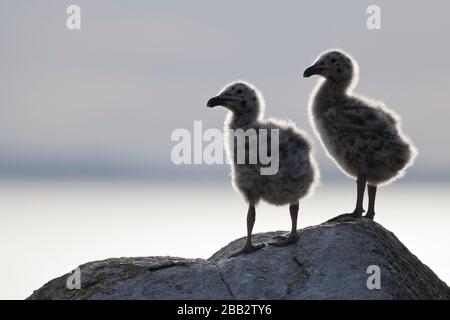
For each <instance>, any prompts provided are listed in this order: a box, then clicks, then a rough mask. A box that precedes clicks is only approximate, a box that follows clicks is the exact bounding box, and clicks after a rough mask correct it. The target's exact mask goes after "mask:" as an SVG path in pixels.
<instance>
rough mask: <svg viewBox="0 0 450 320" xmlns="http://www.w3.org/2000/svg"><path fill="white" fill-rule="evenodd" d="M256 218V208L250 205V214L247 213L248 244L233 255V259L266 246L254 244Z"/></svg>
mask: <svg viewBox="0 0 450 320" xmlns="http://www.w3.org/2000/svg"><path fill="white" fill-rule="evenodd" d="M255 216H256V209H255V206H254V205H252V204H250V205H249V207H248V212H247V242H246V243H245V245H244V247H243V248H242V249H241V250H239V251H237V252H235V253H233V254H232V255H231V256H230V258H231V257H236V256H238V255H240V254H242V253H251V252H253V251H256V250H258V249H261V248H262V247H264V244H263V243H262V244H258V245H256V246H254V245H253V244H252V231H253V226H254V224H255Z"/></svg>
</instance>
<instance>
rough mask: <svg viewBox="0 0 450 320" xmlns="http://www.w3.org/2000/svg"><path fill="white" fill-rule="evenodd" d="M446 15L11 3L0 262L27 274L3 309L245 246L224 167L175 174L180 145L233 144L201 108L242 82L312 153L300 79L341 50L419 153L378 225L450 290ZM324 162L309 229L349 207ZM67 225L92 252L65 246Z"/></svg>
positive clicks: (0, 169) (448, 8) (5, 19)
mask: <svg viewBox="0 0 450 320" xmlns="http://www.w3.org/2000/svg"><path fill="white" fill-rule="evenodd" d="M70 4H77V5H79V6H80V7H81V10H82V17H81V18H82V29H81V30H76V31H70V30H68V29H67V28H66V19H67V16H68V15H67V14H66V8H67V6H68V5H70ZM370 4H377V5H379V6H380V8H381V27H382V28H381V30H376V31H370V30H368V29H367V27H366V19H367V16H368V15H367V14H366V9H367V7H368V6H369V5H370ZM449 13H450V2H449V1H445V0H443V1H427V2H425V1H423V2H421V3H417V2H415V3H412V2H411V1H395V2H393V1H375V2H374V1H346V2H345V3H342V2H337V1H314V2H311V1H308V2H306V1H305V2H301V1H278V2H275V1H256V0H254V1H233V0H228V1H226V2H219V1H206V0H205V1H164V3H163V2H162V1H136V0H135V1H113V0H110V1H98V0H96V1H81V0H77V1H61V0H58V1H56V0H54V1H49V0H46V1H43V0H40V1H37V0H35V1H13V0H10V1H6V0H0V88H1V89H0V90H1V91H0V219H1V222H0V229H1V230H0V231H1V232H0V238H2V239H0V240H2V241H1V246H2V248H0V250H1V251H3V252H2V257H4V259H8V260H9V261H15V263H10V264H8V265H4V266H3V268H4V269H3V270H1V271H2V272H1V276H0V280H1V281H3V282H2V283H1V284H2V285H1V286H2V292H0V297H5V298H24V297H26V296H27V295H29V294H30V293H31V291H32V289H36V288H37V287H39V286H40V285H42V284H43V283H44V282H46V281H48V280H49V279H50V278H52V277H55V276H58V275H61V274H63V273H65V272H66V271H68V270H69V267H73V266H76V265H78V264H80V263H82V262H86V261H89V260H93V259H99V258H107V257H111V256H119V255H124V256H126V255H154V254H162V255H165V254H174V255H175V254H177V255H185V256H193V257H195V256H201V257H207V256H208V255H209V254H212V253H213V252H214V250H216V249H218V248H219V245H224V244H226V243H227V242H228V241H231V240H233V239H234V238H235V237H237V236H242V235H244V230H245V225H244V221H245V203H244V202H243V200H242V199H241V198H240V197H239V195H237V194H234V193H233V191H232V190H231V188H230V186H229V177H228V172H229V168H228V167H227V166H226V165H212V166H207V165H181V166H176V165H174V164H173V163H172V162H171V159H170V152H171V149H172V147H173V146H174V145H175V143H174V142H172V141H171V140H170V136H171V134H172V132H173V130H175V129H177V128H186V129H188V130H189V131H191V132H192V130H193V126H194V121H195V120H201V121H203V128H204V129H208V128H219V129H221V128H222V127H223V120H224V117H225V112H223V111H222V110H210V109H207V108H206V106H205V105H206V101H207V100H208V99H209V98H210V97H211V96H213V95H215V94H216V93H217V92H218V90H219V89H220V88H221V87H222V86H223V85H225V84H227V83H228V82H230V81H232V80H235V79H246V80H248V81H250V82H252V83H254V84H255V85H256V86H257V87H258V88H259V89H261V91H262V92H263V94H264V96H265V98H266V102H267V109H266V115H267V116H273V117H277V118H289V119H292V120H294V121H295V122H296V123H297V124H298V126H299V127H301V128H303V129H305V130H306V131H307V132H308V133H309V135H310V136H311V137H312V138H313V139H314V141H315V142H317V139H316V138H315V137H314V136H313V132H312V130H311V127H310V125H309V123H308V120H307V117H306V114H307V109H306V106H307V101H308V97H309V93H310V91H311V89H312V88H313V86H314V84H315V81H316V79H313V78H309V79H303V78H302V73H303V70H304V69H305V68H306V67H308V66H309V65H310V64H311V63H312V62H313V60H314V59H315V58H316V56H317V55H318V54H319V53H320V52H322V51H324V50H326V49H328V48H335V47H338V48H342V49H344V50H346V51H348V52H349V53H351V54H352V55H353V56H354V57H355V58H356V59H357V60H358V61H359V64H360V69H361V70H360V71H361V77H360V82H359V85H358V87H357V91H358V92H361V93H363V94H365V95H367V96H370V97H372V98H376V99H381V100H383V101H384V102H385V103H386V104H387V106H388V107H390V108H391V109H393V110H395V111H397V112H398V113H399V114H400V115H401V116H402V120H403V129H404V132H405V133H406V134H407V135H408V136H410V137H411V139H412V140H413V141H414V143H415V145H416V146H417V148H418V149H419V152H420V154H419V157H418V158H417V160H416V162H415V164H414V166H413V167H412V168H410V169H409V170H408V174H407V176H406V177H405V178H403V179H402V180H401V181H399V182H398V183H396V184H395V185H393V186H389V187H387V188H386V189H383V191H381V192H380V193H379V194H380V195H379V209H378V211H379V221H380V222H382V223H383V225H385V226H387V227H389V228H390V229H391V230H392V231H394V232H395V233H396V234H397V235H399V236H400V239H401V240H402V241H404V242H405V243H406V244H407V245H408V247H409V248H410V249H411V250H412V251H413V252H414V253H416V254H417V255H418V256H419V257H420V258H422V259H423V260H424V261H425V262H426V263H428V264H429V265H430V266H431V267H432V269H434V270H435V271H436V272H437V273H438V274H439V275H440V276H441V277H443V279H444V280H446V281H447V282H448V281H450V271H448V270H450V260H449V258H448V257H447V254H444V255H443V254H442V252H445V253H446V252H447V251H448V245H450V237H449V236H448V235H447V230H448V227H449V225H450V220H449V215H448V214H449V212H448V211H449V205H448V204H447V202H446V197H448V191H449V190H450V187H449V186H450V184H449V183H448V182H449V181H450V172H449V170H448V169H449V162H450V148H449V147H448V131H449V127H448V121H449V115H450V109H449V107H450V106H449V101H450V99H449V98H450V86H449V77H448V74H447V72H448V71H449V70H450V58H449V57H450V42H449V41H448V39H447V38H448V32H449V31H450V28H449V27H450V19H449V18H448V15H449ZM315 155H316V158H317V159H318V161H319V164H320V167H321V171H322V185H323V186H324V188H325V189H319V191H318V194H316V196H315V197H314V198H312V199H311V200H310V202H309V204H308V205H309V207H308V208H307V209H305V215H304V217H305V219H310V220H301V223H300V224H301V227H304V226H305V225H308V224H313V223H319V222H321V221H323V220H324V219H326V218H329V217H330V216H333V215H337V214H339V213H342V211H343V210H350V209H351V207H352V206H353V205H354V192H355V190H354V182H353V181H351V180H350V179H348V178H347V177H345V176H344V175H343V174H342V173H340V171H339V170H338V169H337V168H336V167H335V165H334V163H333V162H332V161H331V160H329V159H328V158H326V156H325V153H324V151H323V150H322V148H321V146H320V145H318V144H317V147H316V151H315ZM74 180H77V181H76V182H75V181H74ZM137 182H139V183H137ZM49 183H51V184H52V185H51V186H49ZM200 184H201V186H197V185H200ZM138 185H141V186H142V185H145V187H139V186H138ZM212 185H217V186H220V188H221V189H220V190H219V189H217V190H216V189H213V187H209V186H212ZM335 185H336V187H335V188H334V187H333V186H335ZM341 185H342V186H341ZM196 186H197V187H196ZM195 188H197V189H195ZM327 188H328V189H327ZM187 190H189V192H187ZM195 190H197V191H195ZM211 190H216V191H217V192H215V193H214V192H213V191H211ZM321 190H322V191H321ZM206 191H208V192H206ZM338 191H339V192H340V193H339V192H338ZM321 192H322V193H321ZM206 195H207V196H206ZM206 197H207V199H206ZM174 198H175V199H180V202H179V203H178V202H177V203H176V204H174V203H173V199H174ZM223 199H226V203H227V208H228V209H229V210H230V211H231V210H233V214H234V215H233V216H232V217H231V216H230V217H229V219H227V220H226V221H223V222H222V223H223V224H222V226H223V227H222V231H223V232H222V233H220V234H219V233H215V232H214V226H215V225H216V223H217V222H218V221H219V222H220V220H218V219H219V218H218V216H220V215H219V214H218V213H217V212H212V209H211V208H217V207H218V205H217V204H218V203H219V204H220V203H221V201H225V200H223ZM323 199H327V201H325V202H327V203H328V206H327V207H323V205H324V201H323ZM383 199H384V200H383ZM182 201H184V202H182ZM155 203H156V204H155ZM308 209H309V213H308ZM413 209H414V210H416V211H414V212H413V211H412V210H413ZM264 210H267V211H269V210H272V211H274V212H279V211H280V210H281V212H283V211H282V210H284V209H277V208H272V209H269V208H266V207H264ZM419 210H420V211H419ZM113 211H114V214H112V212H113ZM167 213H170V215H167ZM381 213H383V214H381ZM188 215H191V216H190V217H189V219H190V220H188V219H187V216H188ZM208 215H210V216H208ZM74 217H79V219H80V221H78V223H79V224H78V225H77V222H76V221H75V220H73V218H74ZM111 217H113V218H111ZM114 217H115V218H114ZM119 217H121V218H119ZM161 217H164V218H163V219H161ZM169 217H170V218H171V219H172V220H170V219H169ZM206 217H208V218H206ZM266 217H267V216H266ZM120 219H122V220H120ZM145 219H149V220H145ZM164 219H169V220H167V221H166V220H164ZM261 219H265V218H264V217H262V218H261ZM267 219H268V218H267ZM270 219H272V220H262V221H261V220H258V221H257V226H256V229H255V230H256V231H267V230H275V229H277V228H282V229H283V228H284V229H288V228H289V225H288V222H289V221H288V215H287V213H285V214H284V215H281V214H278V215H277V214H274V216H272V218H270ZM414 219H416V220H414ZM86 221H89V222H90V223H89V224H88V225H87V223H86ZM105 221H107V222H108V223H109V224H108V225H107V227H106V228H105V225H104V223H105ZM144 221H147V222H148V224H146V223H145V222H144ZM164 221H166V222H167V224H165V223H166V222H164ZM174 221H176V222H174ZM195 221H196V222H195ZM199 221H200V222H199ZM406 221H408V223H406ZM69 222H70V223H71V224H72V225H73V226H75V227H74V228H78V227H80V228H82V230H83V232H84V233H83V239H80V238H77V233H76V232H75V231H74V233H73V234H72V233H68V232H67V230H65V229H64V228H65V225H67V224H68V223H69ZM113 222H114V223H113ZM132 222H134V223H135V224H133V223H132ZM180 222H182V223H180ZM194 222H195V223H194ZM96 223H97V224H96ZM226 223H229V227H226V226H225V225H226ZM258 223H259V224H258ZM174 224H176V225H177V226H178V225H181V226H180V228H182V227H183V225H184V227H185V228H184V229H180V230H179V233H178V236H179V237H178V238H177V237H167V235H164V230H167V229H169V228H173V225H174ZM76 226H78V227H76ZM124 226H127V228H128V229H127V228H125V229H124ZM139 228H143V229H142V230H141V229H139ZM196 228H197V229H196ZM227 228H228V229H227ZM419 228H421V229H420V230H419ZM424 228H427V229H424ZM155 230H156V231H155ZM158 230H161V231H158ZM192 230H197V231H198V232H197V233H196V235H195V236H193V235H192ZM439 230H440V231H439ZM152 232H153V233H152ZM158 232H160V233H158ZM183 232H184V233H183ZM418 234H420V235H421V237H417V235H418ZM109 235H110V236H111V238H108V236H109ZM203 235H204V236H203ZM208 235H210V236H211V237H210V238H208V239H209V240H208V241H210V242H201V241H202V240H203V237H206V236H208ZM135 237H140V238H135ZM152 237H153V238H152ZM155 237H157V238H155ZM167 238H169V239H167ZM419 238H420V241H419ZM155 239H157V240H155ZM180 239H183V240H182V242H183V244H180ZM114 241H116V242H114ZM177 241H178V242H177ZM93 242H94V243H95V245H93ZM199 243H202V244H201V245H199ZM138 244H139V245H138ZM438 245H439V246H438ZM431 247H433V248H434V249H433V250H431V249H430V248H431ZM67 248H70V250H69V252H67V250H66V249H67ZM113 248H114V249H113ZM191 249H192V250H191ZM194 249H195V250H197V251H195V250H194ZM64 250H66V251H64ZM440 250H442V252H441V251H440ZM36 260H39V261H40V262H41V263H40V264H39V267H38V268H37V269H36V268H35V269H33V270H30V268H29V265H30V264H34V262H35V261H36ZM19 272H20V274H21V277H22V278H23V279H24V280H23V282H21V283H18V282H17V277H18V276H17V274H18V273H19ZM5 288H7V289H5Z"/></svg>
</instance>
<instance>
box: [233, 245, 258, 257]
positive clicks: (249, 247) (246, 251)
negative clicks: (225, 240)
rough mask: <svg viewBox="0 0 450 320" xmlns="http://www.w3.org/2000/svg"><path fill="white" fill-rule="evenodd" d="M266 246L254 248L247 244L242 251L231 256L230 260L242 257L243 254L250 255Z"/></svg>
mask: <svg viewBox="0 0 450 320" xmlns="http://www.w3.org/2000/svg"><path fill="white" fill-rule="evenodd" d="M264 246H265V244H264V243H261V244H258V245H256V246H254V245H252V244H246V245H245V246H244V247H243V248H242V249H241V250H239V251H237V252H235V253H233V254H232V255H231V256H230V258H234V257H237V256H238V255H241V254H249V253H252V252H255V251H256V250H259V249H261V248H263V247H264Z"/></svg>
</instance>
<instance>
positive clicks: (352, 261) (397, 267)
mask: <svg viewBox="0 0 450 320" xmlns="http://www.w3.org/2000/svg"><path fill="white" fill-rule="evenodd" d="M298 233H299V241H298V242H297V243H296V244H295V245H290V246H287V247H284V248H278V247H273V246H266V247H265V248H263V249H261V250H259V251H256V252H254V253H251V254H248V255H241V256H238V257H235V258H228V257H229V256H230V255H231V253H233V252H235V251H236V250H238V249H239V248H240V247H241V246H242V245H243V243H244V241H245V238H241V239H238V240H235V241H233V242H231V243H230V244H229V245H227V246H226V247H224V248H222V249H220V250H219V251H218V252H216V253H215V254H214V255H213V256H212V257H211V258H209V259H208V260H203V259H183V258H173V257H148V258H114V259H107V260H104V261H96V262H90V263H87V264H84V265H82V266H80V270H81V278H80V279H81V289H79V290H77V289H73V290H69V289H68V288H67V286H66V282H67V279H68V277H70V276H71V274H66V275H64V276H62V277H59V278H56V279H54V280H51V281H50V282H48V283H47V284H45V285H44V286H43V287H42V288H40V289H38V290H36V291H35V292H34V293H33V294H32V295H31V296H30V297H29V298H28V299H32V300H35V299H450V288H449V287H448V286H447V285H446V284H445V283H444V282H443V281H441V280H440V279H439V278H438V277H437V276H436V275H435V274H434V273H433V271H431V270H430V269H429V268H428V267H427V266H425V265H424V264H422V263H421V262H420V261H419V259H418V258H417V257H416V256H414V255H413V254H412V253H411V252H409V250H408V249H407V248H406V247H405V246H404V245H403V244H402V243H401V242H400V241H399V240H398V239H397V238H396V237H395V235H394V234H393V233H391V232H389V231H387V230H386V229H384V228H383V227H382V226H381V225H379V224H377V223H375V222H373V221H370V220H367V219H353V218H351V217H348V216H341V217H337V218H335V219H332V220H330V221H327V222H325V223H322V224H320V225H317V226H312V227H308V228H304V229H301V230H299V231H298ZM283 234H284V232H269V233H261V234H256V235H255V236H254V243H260V242H269V241H273V240H274V239H273V238H276V237H280V236H282V235H283ZM369 266H377V267H379V270H380V285H381V288H380V289H372V290H370V289H368V287H367V281H368V278H369V277H371V279H372V278H374V277H375V276H376V274H375V275H373V272H374V271H370V272H369V273H367V269H368V267H369ZM375 268H376V267H375ZM371 279H370V281H369V282H370V283H372V280H371Z"/></svg>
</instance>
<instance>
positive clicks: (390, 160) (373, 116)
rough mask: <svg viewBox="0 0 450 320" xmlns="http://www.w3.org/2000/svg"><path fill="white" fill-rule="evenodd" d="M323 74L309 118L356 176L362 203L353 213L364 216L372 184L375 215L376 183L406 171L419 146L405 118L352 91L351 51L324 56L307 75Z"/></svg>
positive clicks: (368, 215) (343, 165) (372, 212)
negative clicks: (403, 121)
mask: <svg viewBox="0 0 450 320" xmlns="http://www.w3.org/2000/svg"><path fill="white" fill-rule="evenodd" d="M312 75H318V76H320V77H322V79H321V80H319V82H318V84H317V86H316V88H315V90H314V91H313V93H312V95H311V97H310V101H309V111H310V121H311V124H312V126H313V128H314V129H315V132H316V134H317V135H318V136H319V138H320V140H321V142H322V145H323V146H324V148H325V149H326V151H327V153H328V156H329V157H330V158H332V159H333V160H334V161H335V162H336V164H337V166H338V167H339V168H340V169H341V170H342V171H343V172H344V173H346V174H348V175H349V176H351V177H355V178H356V182H357V201H356V207H355V210H354V211H353V213H352V214H353V215H354V216H355V217H361V216H362V214H363V212H364V211H365V210H364V208H363V198H364V192H365V188H366V184H367V191H368V196H369V206H368V210H367V213H366V215H365V217H366V218H369V219H373V218H374V216H375V195H376V191H377V186H379V185H382V184H387V183H389V182H392V181H394V180H395V179H397V178H399V177H401V176H403V175H404V174H405V169H406V168H407V167H409V166H410V165H411V164H412V162H413V160H414V158H415V156H416V153H417V152H416V149H415V147H414V146H413V144H412V143H411V141H410V140H409V139H408V138H407V137H406V136H405V135H404V134H403V133H402V131H401V128H400V117H399V116H398V115H396V114H395V113H394V112H393V111H391V110H389V109H388V108H387V107H386V106H385V105H384V104H383V103H382V102H380V101H374V100H370V99H368V98H366V97H363V96H360V95H356V94H354V93H353V88H354V87H355V85H356V83H357V81H358V65H357V63H356V61H355V60H354V59H353V58H352V57H351V56H350V55H349V54H347V53H345V52H343V51H340V50H331V51H328V52H325V53H323V54H321V55H320V56H319V57H318V58H317V60H316V61H315V62H314V64H313V65H312V66H311V67H309V68H307V69H306V70H305V71H304V73H303V76H304V77H310V76H312Z"/></svg>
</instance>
